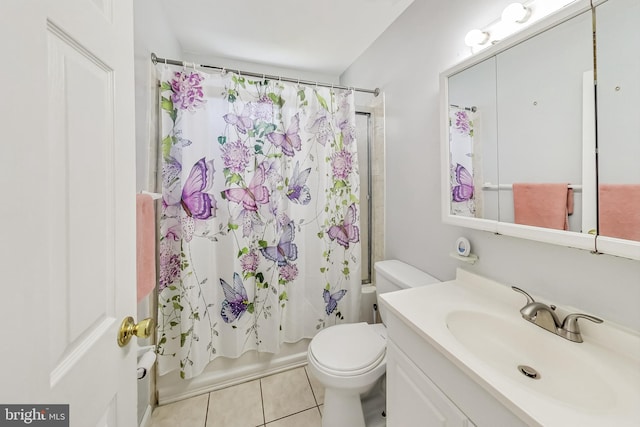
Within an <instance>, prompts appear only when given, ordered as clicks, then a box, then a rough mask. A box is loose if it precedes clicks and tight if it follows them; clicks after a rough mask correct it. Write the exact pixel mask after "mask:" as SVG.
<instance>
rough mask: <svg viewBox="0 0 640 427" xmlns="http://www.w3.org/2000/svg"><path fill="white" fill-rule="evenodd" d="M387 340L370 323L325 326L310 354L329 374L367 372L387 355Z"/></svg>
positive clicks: (358, 373) (315, 338)
mask: <svg viewBox="0 0 640 427" xmlns="http://www.w3.org/2000/svg"><path fill="white" fill-rule="evenodd" d="M386 349H387V342H386V339H385V338H384V337H383V334H381V333H379V331H378V330H377V328H374V327H372V325H369V324H367V323H364V322H362V323H348V324H343V325H336V326H332V327H330V328H326V329H323V330H322V331H320V332H318V334H317V335H316V336H315V337H314V338H313V340H311V344H310V345H309V355H310V356H312V357H313V359H314V361H315V362H316V363H317V365H319V366H318V367H320V368H322V370H324V371H325V372H326V373H328V374H331V375H335V376H339V377H346V376H355V375H362V374H365V373H367V372H369V371H371V370H373V369H374V368H376V367H377V366H378V365H379V364H380V363H381V362H382V360H383V359H384V358H385V355H386Z"/></svg>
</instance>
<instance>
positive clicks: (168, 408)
mask: <svg viewBox="0 0 640 427" xmlns="http://www.w3.org/2000/svg"><path fill="white" fill-rule="evenodd" d="M208 402H209V395H208V394H203V395H200V396H195V397H192V398H189V399H185V400H181V401H180V402H175V403H170V404H168V405H163V406H159V407H157V408H156V409H155V410H154V411H153V414H152V415H151V427H204V422H205V419H206V416H207V404H208Z"/></svg>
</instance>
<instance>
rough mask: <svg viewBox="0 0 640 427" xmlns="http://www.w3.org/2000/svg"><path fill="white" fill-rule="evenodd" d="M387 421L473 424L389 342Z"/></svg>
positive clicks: (390, 423)
mask: <svg viewBox="0 0 640 427" xmlns="http://www.w3.org/2000/svg"><path fill="white" fill-rule="evenodd" d="M387 391H388V396H387V425H388V426H390V427H392V426H410V425H421V426H447V427H471V426H475V424H473V423H472V422H471V421H470V420H469V418H467V416H466V415H465V414H463V413H462V412H461V411H460V410H459V409H458V407H457V406H456V405H455V404H454V403H453V402H451V400H449V398H448V397H447V396H445V395H444V394H443V393H442V392H441V391H440V389H439V388H438V386H436V385H435V384H434V383H433V382H432V381H431V380H430V379H429V377H427V376H426V375H425V374H424V373H423V372H422V371H421V370H420V369H419V368H418V367H417V366H416V365H415V364H414V363H413V362H412V361H411V360H410V359H409V357H408V356H407V355H406V354H405V353H404V352H403V351H402V350H400V349H399V348H398V346H396V345H395V344H394V343H393V342H391V341H390V342H389V345H388V346H387Z"/></svg>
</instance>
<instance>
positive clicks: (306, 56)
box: [159, 0, 413, 75]
mask: <svg viewBox="0 0 640 427" xmlns="http://www.w3.org/2000/svg"><path fill="white" fill-rule="evenodd" d="M159 2H160V3H161V4H162V7H163V8H164V10H165V13H166V15H167V17H168V21H169V25H170V27H171V31H172V32H173V34H174V35H175V37H176V38H177V40H178V43H179V44H180V46H181V47H182V50H183V52H184V53H185V54H192V55H198V56H212V57H224V58H230V59H234V60H240V61H246V62H253V63H260V64H268V65H272V66H278V67H283V68H292V69H296V70H306V71H314V72H318V73H326V74H330V75H340V74H341V73H342V72H343V71H344V70H346V69H347V68H348V67H349V65H351V64H352V63H353V62H354V61H355V60H356V59H357V58H358V57H359V56H360V55H361V54H362V53H363V52H364V51H365V50H366V49H367V48H368V47H369V46H370V45H371V44H372V43H373V41H374V40H375V39H376V38H377V37H378V36H379V35H380V34H382V33H383V32H384V30H385V29H386V28H387V27H388V26H389V25H390V24H391V23H392V22H393V21H394V20H395V19H396V18H397V17H398V16H399V15H400V14H401V13H402V12H403V11H404V10H405V9H406V8H407V7H408V6H409V5H410V4H411V3H412V2H413V0H227V1H221V0H160V1H159Z"/></svg>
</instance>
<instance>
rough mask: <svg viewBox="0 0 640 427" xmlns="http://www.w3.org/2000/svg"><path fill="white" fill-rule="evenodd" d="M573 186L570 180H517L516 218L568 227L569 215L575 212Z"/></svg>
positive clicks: (515, 195) (562, 228)
mask: <svg viewBox="0 0 640 427" xmlns="http://www.w3.org/2000/svg"><path fill="white" fill-rule="evenodd" d="M569 190H570V189H569V184H567V183H560V184H556V183H549V184H534V183H514V184H513V208H514V218H515V220H514V222H515V223H516V224H523V225H533V226H536V227H544V228H553V229H556V230H568V229H569V219H568V216H569V215H570V213H573V194H571V193H570V191H569Z"/></svg>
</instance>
